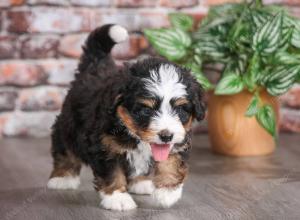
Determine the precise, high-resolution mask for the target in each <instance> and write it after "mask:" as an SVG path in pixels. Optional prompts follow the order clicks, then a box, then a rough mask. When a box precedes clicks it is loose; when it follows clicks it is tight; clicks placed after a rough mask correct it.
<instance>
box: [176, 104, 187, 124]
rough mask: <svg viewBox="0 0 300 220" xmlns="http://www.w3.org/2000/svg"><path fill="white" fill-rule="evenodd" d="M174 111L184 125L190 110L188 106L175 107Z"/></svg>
mask: <svg viewBox="0 0 300 220" xmlns="http://www.w3.org/2000/svg"><path fill="white" fill-rule="evenodd" d="M175 111H176V112H177V114H178V116H179V118H180V120H181V121H182V123H186V122H187V121H188V119H189V116H190V112H191V108H190V107H189V106H188V105H179V106H176V107H175Z"/></svg>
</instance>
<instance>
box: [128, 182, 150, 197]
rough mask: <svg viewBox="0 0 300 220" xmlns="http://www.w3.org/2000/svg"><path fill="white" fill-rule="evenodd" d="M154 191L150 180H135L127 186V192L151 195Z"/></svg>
mask: <svg viewBox="0 0 300 220" xmlns="http://www.w3.org/2000/svg"><path fill="white" fill-rule="evenodd" d="M153 191H154V185H153V182H152V180H143V181H139V182H136V183H134V184H132V185H130V187H129V192H131V193H135V194H142V195H151V194H152V193H153Z"/></svg>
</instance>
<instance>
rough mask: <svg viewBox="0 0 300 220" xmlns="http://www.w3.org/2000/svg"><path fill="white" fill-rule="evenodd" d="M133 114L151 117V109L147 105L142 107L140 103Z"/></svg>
mask: <svg viewBox="0 0 300 220" xmlns="http://www.w3.org/2000/svg"><path fill="white" fill-rule="evenodd" d="M135 113H136V114H139V115H142V116H148V115H151V114H152V113H153V109H152V108H150V107H149V106H147V105H144V104H142V103H138V104H137V106H136V108H135Z"/></svg>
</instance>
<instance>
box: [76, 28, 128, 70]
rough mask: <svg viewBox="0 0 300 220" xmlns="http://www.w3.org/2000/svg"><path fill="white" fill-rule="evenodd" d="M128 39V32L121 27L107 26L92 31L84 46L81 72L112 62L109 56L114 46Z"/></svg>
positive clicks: (80, 65)
mask: <svg viewBox="0 0 300 220" xmlns="http://www.w3.org/2000/svg"><path fill="white" fill-rule="evenodd" d="M127 38H128V32H127V30H126V29H125V28H123V27H122V26H120V25H115V24H107V25H103V26H101V27H99V28H97V29H95V30H94V31H92V32H91V33H90V35H89V36H88V38H87V40H86V42H85V45H84V46H83V55H82V56H81V62H80V64H79V67H78V69H79V71H80V72H83V71H85V70H86V69H87V68H88V67H89V66H90V64H95V65H98V64H99V63H100V62H109V61H111V60H110V56H109V54H110V51H111V49H112V48H113V46H114V45H115V44H117V43H120V42H122V41H125V40H126V39H127ZM104 64H105V63H104ZM108 64H110V62H109V63H108Z"/></svg>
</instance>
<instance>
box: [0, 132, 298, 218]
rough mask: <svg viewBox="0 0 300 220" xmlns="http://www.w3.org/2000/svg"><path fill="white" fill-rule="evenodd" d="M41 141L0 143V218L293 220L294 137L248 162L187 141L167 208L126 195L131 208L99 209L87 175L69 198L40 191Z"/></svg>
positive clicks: (44, 169) (46, 161)
mask: <svg viewBox="0 0 300 220" xmlns="http://www.w3.org/2000/svg"><path fill="white" fill-rule="evenodd" d="M49 145H50V142H49V139H38V140H34V139H4V140H1V141H0V149H1V150H0V219H3V220H10V219H22V220H27V219H29V220H35V219H62V220H68V219H80V220H83V219H88V220H91V219H97V220H105V219H123V220H126V219H128V220H129V219H133V220H134V219H153V220H154V219H159V220H169V219H170V220H177V219H184V220H188V219H195V220H199V219H263V220H267V219H300V135H282V136H281V139H280V141H279V143H278V145H279V147H278V148H277V151H276V153H275V154H273V155H270V156H266V157H256V158H229V157H224V156H219V155H214V154H212V153H211V151H210V149H209V143H208V139H207V137H206V136H198V137H195V138H194V149H193V151H192V158H191V160H190V175H189V178H188V181H187V183H186V184H185V188H184V193H183V198H182V200H181V201H180V202H179V203H177V204H176V205H175V206H173V207H172V208H170V209H161V208H159V207H156V206H155V204H153V201H152V199H151V197H148V196H134V198H135V200H136V201H137V203H138V205H139V208H138V209H136V210H134V211H128V212H111V211H106V210H103V209H101V208H100V207H99V206H98V204H99V198H98V196H97V194H96V193H95V192H94V190H93V188H92V184H91V181H92V175H91V172H90V170H89V169H88V168H85V169H84V170H83V172H82V185H81V186H80V188H79V190H77V191H72V190H69V191H54V190H47V189H46V188H45V185H46V182H47V178H48V175H49V172H50V168H51V158H50V154H49Z"/></svg>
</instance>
